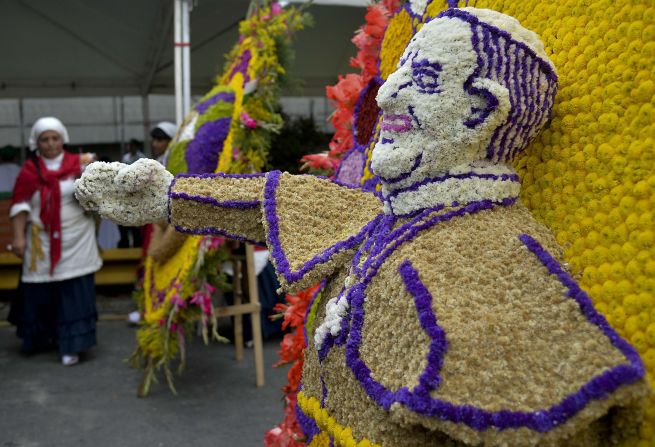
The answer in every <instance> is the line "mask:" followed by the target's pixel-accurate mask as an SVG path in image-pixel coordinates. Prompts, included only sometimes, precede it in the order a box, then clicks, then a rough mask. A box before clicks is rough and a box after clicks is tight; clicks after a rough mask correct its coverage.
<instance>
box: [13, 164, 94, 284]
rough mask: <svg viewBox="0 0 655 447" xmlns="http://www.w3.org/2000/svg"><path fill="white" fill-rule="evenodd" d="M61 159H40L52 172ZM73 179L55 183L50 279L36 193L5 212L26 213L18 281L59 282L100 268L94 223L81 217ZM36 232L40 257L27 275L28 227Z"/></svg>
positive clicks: (29, 259) (46, 239)
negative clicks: (56, 230)
mask: <svg viewBox="0 0 655 447" xmlns="http://www.w3.org/2000/svg"><path fill="white" fill-rule="evenodd" d="M63 158H64V154H63V153H62V154H61V155H59V156H58V157H56V158H54V159H51V160H50V159H47V158H44V159H43V161H44V163H45V166H46V168H47V169H48V170H49V171H56V170H57V169H59V167H60V166H61V162H62V160H63ZM74 184H75V179H72V178H69V179H66V180H61V181H59V188H60V190H61V259H59V262H58V263H57V265H56V267H55V270H54V272H53V274H52V275H50V235H49V234H48V233H46V232H45V231H44V230H43V223H42V222H41V218H40V212H41V195H40V193H39V191H38V190H37V191H36V192H35V193H34V194H33V195H32V198H31V199H30V201H29V202H21V203H16V204H15V205H13V206H12V207H11V209H10V210H9V216H10V217H14V216H15V215H17V214H18V213H20V212H22V211H27V213H28V225H27V228H26V233H27V234H26V235H25V236H26V247H25V256H24V258H23V276H22V280H23V282H26V283H38V282H52V281H62V280H64V279H70V278H75V277H78V276H83V275H86V274H88V273H93V272H96V271H98V270H99V269H100V267H102V259H100V255H99V253H98V245H97V244H96V236H95V222H94V219H93V217H92V216H90V215H87V214H85V212H84V210H83V209H82V207H81V206H80V205H79V204H78V203H77V200H76V199H75V196H74V194H73V193H74ZM33 225H36V226H37V227H38V228H39V230H40V231H39V240H40V242H41V249H42V250H43V254H44V256H43V257H42V258H39V257H37V259H36V270H35V271H30V266H31V264H32V246H33V241H32V226H33Z"/></svg>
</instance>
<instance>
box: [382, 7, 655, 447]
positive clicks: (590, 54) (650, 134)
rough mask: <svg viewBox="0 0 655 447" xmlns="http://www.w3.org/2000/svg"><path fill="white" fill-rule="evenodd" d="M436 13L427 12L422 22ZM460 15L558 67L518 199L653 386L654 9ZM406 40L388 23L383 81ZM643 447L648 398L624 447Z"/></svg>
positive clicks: (654, 422)
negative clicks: (490, 21)
mask: <svg viewBox="0 0 655 447" xmlns="http://www.w3.org/2000/svg"><path fill="white" fill-rule="evenodd" d="M445 3H446V2H445V1H440V0H434V1H432V2H431V3H430V4H429V5H428V7H427V16H429V17H434V16H436V15H437V14H439V12H441V11H442V10H443V9H444V8H445V7H446V4H445ZM463 3H464V2H463V1H460V6H464V5H463ZM467 3H468V6H474V7H477V8H489V9H493V10H496V11H499V12H502V13H504V14H508V15H510V16H513V17H515V18H516V19H518V20H519V21H520V22H521V24H522V25H523V26H525V27H526V28H528V29H531V30H533V31H535V32H536V33H537V34H538V35H539V36H540V37H541V39H542V41H543V42H544V45H545V47H546V53H547V54H548V55H549V57H550V58H551V59H552V61H553V62H554V64H555V66H556V67H557V71H558V75H559V91H558V94H557V98H556V103H555V106H554V109H553V117H552V121H551V122H550V123H549V125H547V128H546V129H544V131H542V133H541V134H540V135H539V137H538V138H537V140H536V141H535V142H533V144H532V145H531V146H530V147H528V149H527V150H526V152H525V153H524V154H523V155H522V156H520V157H519V158H518V159H517V160H516V163H515V168H516V169H517V171H518V173H519V175H520V177H521V180H522V185H523V186H522V194H521V199H522V201H523V203H524V204H525V205H526V206H528V207H529V208H530V209H531V210H532V212H533V213H534V215H535V217H536V218H537V219H539V220H540V221H541V222H543V223H545V224H546V225H548V227H549V228H550V229H551V230H552V231H553V233H554V234H555V235H556V237H557V240H558V241H559V243H560V244H561V245H562V247H564V250H565V251H564V254H565V260H566V262H567V263H569V265H570V267H571V269H572V271H573V273H574V275H576V277H577V278H578V279H579V281H580V283H581V285H582V287H583V288H584V289H585V290H586V291H587V292H589V294H590V296H591V298H592V299H593V301H594V304H595V306H596V308H597V309H598V310H599V311H600V312H602V313H603V314H604V315H605V316H606V317H607V319H608V321H609V323H610V324H611V325H612V326H613V327H614V328H615V329H616V330H617V331H618V332H619V333H620V334H621V335H622V336H623V337H624V338H626V339H627V340H628V341H630V342H631V343H632V344H633V345H634V346H635V348H636V349H637V350H638V351H639V353H640V355H641V356H642V358H643V359H644V362H645V364H646V369H647V374H648V378H649V380H650V382H651V383H655V215H654V209H653V208H654V205H655V165H654V162H655V82H654V81H655V4H653V2H652V1H651V0H562V1H560V2H553V1H550V0H526V1H522V2H516V1H514V0H470V1H468V2H467ZM417 27H418V26H417ZM389 33H392V34H389ZM412 33H413V31H412V26H411V18H410V17H409V16H408V15H407V14H406V13H400V14H397V15H396V16H395V17H394V18H393V19H392V20H391V22H390V24H389V27H388V31H387V35H385V39H384V41H383V44H382V51H381V54H380V55H381V62H380V67H381V70H382V73H383V78H385V79H386V77H387V76H388V75H389V73H390V72H391V71H393V68H394V67H395V66H396V64H397V62H398V60H399V58H400V56H401V54H402V50H403V49H404V45H405V44H406V42H408V41H409V39H410V38H411V35H412ZM390 36H392V38H389V37H390ZM654 441H655V398H653V399H651V401H650V402H649V404H648V407H647V411H646V421H645V423H644V424H643V426H642V429H641V439H640V440H639V441H636V440H635V442H634V443H633V444H634V445H638V446H639V447H646V446H652V445H653V442H654Z"/></svg>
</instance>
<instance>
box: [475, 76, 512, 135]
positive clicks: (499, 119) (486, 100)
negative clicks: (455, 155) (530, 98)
mask: <svg viewBox="0 0 655 447" xmlns="http://www.w3.org/2000/svg"><path fill="white" fill-rule="evenodd" d="M466 90H467V92H468V93H469V94H470V95H473V96H477V97H478V98H480V99H481V100H482V104H483V105H482V106H481V107H479V108H478V107H473V108H471V114H470V116H469V117H468V118H467V119H466V121H464V125H465V126H466V127H468V128H470V129H477V130H485V129H495V128H496V127H498V126H500V125H501V124H503V123H504V122H505V121H506V120H507V117H508V116H509V110H510V107H511V105H510V101H509V90H507V88H505V87H504V86H502V85H501V84H499V83H498V82H496V81H493V80H491V79H486V78H476V79H475V80H474V81H473V82H471V83H470V85H468V86H467V87H466Z"/></svg>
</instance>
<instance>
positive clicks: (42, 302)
mask: <svg viewBox="0 0 655 447" xmlns="http://www.w3.org/2000/svg"><path fill="white" fill-rule="evenodd" d="M20 287H21V289H22V293H21V296H20V298H19V300H18V302H16V303H14V304H15V306H16V307H15V308H14V306H12V312H11V315H10V321H11V322H12V323H13V324H15V325H16V326H17V328H16V335H18V337H20V338H21V339H22V340H23V346H22V350H23V352H26V353H32V352H36V351H39V350H42V349H47V348H49V347H51V346H54V345H57V346H58V347H59V353H60V354H61V355H64V354H75V353H78V352H83V351H86V350H87V349H89V348H91V347H92V346H94V345H95V344H96V321H97V320H98V313H97V311H96V292H95V277H94V274H93V273H89V274H88V275H84V276H79V277H77V278H71V279H66V280H63V281H54V282H47V283H21V285H20Z"/></svg>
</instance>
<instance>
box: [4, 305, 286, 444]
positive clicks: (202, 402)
mask: <svg viewBox="0 0 655 447" xmlns="http://www.w3.org/2000/svg"><path fill="white" fill-rule="evenodd" d="M98 304H99V310H100V312H101V313H106V312H107V310H110V311H114V312H115V311H121V312H122V311H124V310H130V309H131V301H130V300H129V298H127V296H118V297H117V296H109V297H103V296H100V297H99V300H98ZM5 311H6V308H5V309H2V306H0V316H2V317H4V313H5ZM98 340H99V344H98V346H96V347H95V348H94V349H93V350H92V351H91V352H90V353H89V355H87V357H86V358H85V359H84V360H83V362H81V363H80V364H79V365H76V366H74V367H69V368H66V367H63V366H61V364H60V363H59V359H58V357H57V354H56V352H54V351H53V352H48V353H42V354H38V355H34V356H31V357H26V356H23V355H22V354H20V352H19V346H20V345H19V340H18V339H17V338H16V337H15V335H14V328H13V327H0V446H1V447H51V446H52V447H59V446H62V447H63V446H66V447H68V446H93V447H119V446H121V447H122V446H125V447H131V446H138V447H150V446H157V447H159V446H161V447H164V446H173V447H174V446H190V447H204V446H211V447H220V446H261V445H262V439H263V436H264V433H265V432H266V430H268V429H269V428H271V427H273V426H274V425H275V424H277V423H278V422H280V421H281V419H282V400H281V398H282V392H281V391H280V389H281V387H282V386H283V385H284V384H285V382H286V372H287V369H286V368H272V367H271V365H272V364H273V363H275V362H276V360H277V350H278V347H279V340H269V341H267V342H265V363H266V386H265V387H263V388H256V387H255V370H254V363H253V356H252V350H250V349H246V357H245V360H244V361H243V362H241V363H237V362H236V361H235V360H234V348H233V346H232V345H222V344H216V343H214V344H211V345H209V346H205V345H204V344H203V343H202V341H201V340H195V341H194V342H191V343H189V346H188V358H187V369H186V370H185V371H184V373H183V374H182V376H181V377H177V378H176V382H175V383H176V386H177V390H178V395H177V396H174V395H172V394H171V393H170V391H169V390H168V387H167V385H166V383H165V381H164V380H163V378H162V381H160V382H159V383H158V384H154V385H153V387H152V389H151V393H150V395H149V396H148V397H146V398H141V399H140V398H137V397H136V389H137V386H138V384H139V381H140V377H141V376H140V373H139V372H138V371H136V370H133V369H131V368H129V367H128V366H127V364H126V363H125V359H126V358H127V357H128V356H129V355H130V354H131V352H132V350H133V349H134V345H135V339H134V328H131V327H129V326H127V324H125V323H124V322H122V321H101V322H100V323H99V327H98Z"/></svg>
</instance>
